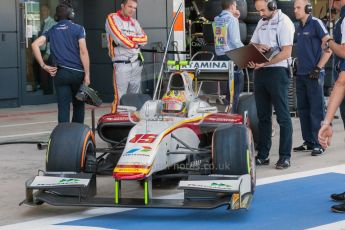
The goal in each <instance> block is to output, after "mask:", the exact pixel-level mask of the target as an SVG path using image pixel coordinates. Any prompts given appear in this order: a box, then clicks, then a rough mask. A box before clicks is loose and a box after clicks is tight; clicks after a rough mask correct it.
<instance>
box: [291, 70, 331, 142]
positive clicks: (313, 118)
mask: <svg viewBox="0 0 345 230" xmlns="http://www.w3.org/2000/svg"><path fill="white" fill-rule="evenodd" d="M324 78H325V72H324V71H323V72H321V73H320V75H319V79H318V80H314V79H309V75H297V80H296V93H297V111H298V115H299V118H300V123H301V130H302V137H303V140H304V142H305V143H307V144H308V145H309V146H312V147H314V148H315V147H317V148H320V147H321V146H320V144H319V141H318V137H317V136H318V132H319V129H320V126H321V121H322V120H323V119H324V117H325V107H324V105H325V103H324V94H323V85H324Z"/></svg>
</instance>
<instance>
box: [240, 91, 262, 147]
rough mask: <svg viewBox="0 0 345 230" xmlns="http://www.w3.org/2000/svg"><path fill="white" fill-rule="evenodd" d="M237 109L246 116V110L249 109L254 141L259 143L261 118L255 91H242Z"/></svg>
mask: <svg viewBox="0 0 345 230" xmlns="http://www.w3.org/2000/svg"><path fill="white" fill-rule="evenodd" d="M237 111H238V113H239V114H241V115H242V116H244V112H245V111H248V117H249V127H250V129H251V130H252V133H253V139H254V142H255V143H256V144H257V143H259V136H260V133H259V119H258V114H257V110H256V103H255V97H254V94H253V93H242V94H241V95H240V98H239V100H238V107H237Z"/></svg>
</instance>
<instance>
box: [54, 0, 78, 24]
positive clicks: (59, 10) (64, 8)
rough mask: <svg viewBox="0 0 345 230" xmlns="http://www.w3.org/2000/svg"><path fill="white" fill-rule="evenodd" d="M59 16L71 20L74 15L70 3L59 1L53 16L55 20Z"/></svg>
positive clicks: (59, 18)
mask: <svg viewBox="0 0 345 230" xmlns="http://www.w3.org/2000/svg"><path fill="white" fill-rule="evenodd" d="M66 14H67V15H66ZM61 17H63V18H65V17H67V18H66V19H68V20H73V19H74V17H75V13H74V9H73V7H72V5H71V4H69V3H66V2H64V3H61V4H59V5H58V6H57V7H56V13H55V16H54V19H55V21H57V22H58V21H59V20H61Z"/></svg>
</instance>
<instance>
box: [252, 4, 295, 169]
mask: <svg viewBox="0 0 345 230" xmlns="http://www.w3.org/2000/svg"><path fill="white" fill-rule="evenodd" d="M255 8H256V10H257V11H258V12H259V13H260V16H261V17H262V19H261V20H260V21H259V22H258V25H257V26H256V28H255V31H254V34H253V37H252V39H251V41H250V42H251V43H253V44H255V45H256V46H257V47H258V48H259V49H260V51H261V52H263V53H264V52H267V51H269V50H270V49H273V50H275V51H277V54H276V55H275V56H274V57H273V58H272V59H271V60H270V61H269V62H266V63H262V64H258V63H252V62H251V63H250V64H249V67H250V68H254V95H255V101H256V108H257V114H258V118H259V130H260V137H259V144H258V154H257V156H256V165H268V164H269V153H270V150H271V146H272V136H271V135H272V105H273V106H274V110H275V112H276V115H277V121H278V123H279V126H280V140H279V160H278V161H277V163H276V169H286V168H288V167H289V166H290V157H291V148H292V123H291V117H290V112H289V106H288V86H289V82H290V79H289V68H288V67H289V60H290V58H291V51H292V45H293V38H294V33H295V27H294V25H293V23H292V21H291V20H290V18H289V17H288V16H287V15H286V14H284V13H283V12H281V10H278V9H277V3H276V2H275V1H274V0H257V1H255Z"/></svg>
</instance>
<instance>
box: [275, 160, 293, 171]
mask: <svg viewBox="0 0 345 230" xmlns="http://www.w3.org/2000/svg"><path fill="white" fill-rule="evenodd" d="M290 166H291V165H290V160H289V159H279V160H278V161H277V163H276V169H287V168H289V167H290Z"/></svg>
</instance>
